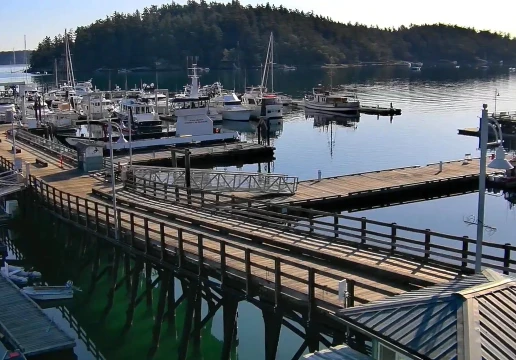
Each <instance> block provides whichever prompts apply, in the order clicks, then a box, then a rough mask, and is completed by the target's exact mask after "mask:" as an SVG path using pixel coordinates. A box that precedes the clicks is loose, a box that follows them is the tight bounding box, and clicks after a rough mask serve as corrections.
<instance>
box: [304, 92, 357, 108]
mask: <svg viewBox="0 0 516 360" xmlns="http://www.w3.org/2000/svg"><path fill="white" fill-rule="evenodd" d="M303 105H304V107H305V108H306V109H312V110H318V111H324V112H326V113H341V114H358V113H359V112H360V101H358V99H357V98H356V97H355V96H344V95H338V94H334V93H333V92H332V91H330V90H324V89H323V88H322V87H317V88H314V89H313V90H312V94H310V95H307V96H305V98H304V100H303Z"/></svg>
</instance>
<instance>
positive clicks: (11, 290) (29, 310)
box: [0, 275, 75, 356]
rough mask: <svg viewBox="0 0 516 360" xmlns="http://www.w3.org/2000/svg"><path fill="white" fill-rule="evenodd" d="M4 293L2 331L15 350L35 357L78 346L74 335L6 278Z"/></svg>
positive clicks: (1, 285) (1, 283)
mask: <svg viewBox="0 0 516 360" xmlns="http://www.w3.org/2000/svg"><path fill="white" fill-rule="evenodd" d="M0 294H1V296H0V332H1V333H2V335H3V336H5V338H6V340H7V342H8V343H9V344H10V345H11V346H12V347H13V348H14V349H19V350H20V351H21V352H22V353H23V354H24V355H25V356H34V355H41V354H45V353H50V352H55V351H60V350H64V349H71V348H73V347H74V346H75V340H74V339H73V338H72V337H71V336H69V335H68V334H66V333H65V332H64V331H63V330H61V329H60V328H59V327H58V326H57V325H56V324H55V323H54V322H53V321H52V320H51V319H50V318H49V317H48V316H47V315H46V314H45V313H44V312H43V310H41V308H40V307H39V306H38V305H37V304H36V303H34V302H33V301H32V300H31V299H29V297H28V296H26V295H25V294H23V293H22V292H21V291H20V289H19V288H18V287H17V286H16V285H14V284H13V283H12V282H11V281H10V280H8V279H6V278H5V277H4V276H3V275H0Z"/></svg>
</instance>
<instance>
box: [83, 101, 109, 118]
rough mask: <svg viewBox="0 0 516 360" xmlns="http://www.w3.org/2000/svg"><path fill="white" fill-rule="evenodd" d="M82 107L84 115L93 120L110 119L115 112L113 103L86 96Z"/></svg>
mask: <svg viewBox="0 0 516 360" xmlns="http://www.w3.org/2000/svg"><path fill="white" fill-rule="evenodd" d="M80 106H81V109H82V111H83V113H84V114H86V115H88V116H89V117H90V119H93V120H98V119H104V118H108V117H110V116H111V114H112V113H113V111H114V110H115V106H114V104H113V101H111V100H109V99H106V98H104V97H102V98H101V97H99V96H90V95H88V96H84V97H83V98H82V101H81V105H80Z"/></svg>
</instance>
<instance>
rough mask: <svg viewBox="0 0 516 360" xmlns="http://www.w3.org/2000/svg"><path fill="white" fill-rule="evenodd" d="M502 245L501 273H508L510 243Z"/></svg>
mask: <svg viewBox="0 0 516 360" xmlns="http://www.w3.org/2000/svg"><path fill="white" fill-rule="evenodd" d="M503 247H504V253H503V273H504V274H505V275H509V269H510V267H511V244H509V243H506V244H504V246H503Z"/></svg>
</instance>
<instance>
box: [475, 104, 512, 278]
mask: <svg viewBox="0 0 516 360" xmlns="http://www.w3.org/2000/svg"><path fill="white" fill-rule="evenodd" d="M494 124H495V125H496V127H498V128H499V127H500V125H499V124H498V122H494ZM489 125H490V124H489V119H488V113H487V104H484V105H483V109H482V118H481V120H480V175H479V178H478V215H477V241H476V250H475V273H480V272H481V271H482V243H483V241H484V209H485V197H486V167H489V168H490V169H499V170H510V169H512V168H513V166H512V165H511V164H510V163H509V162H508V161H507V160H506V159H505V151H504V149H503V145H502V144H503V139H502V138H500V139H499V145H498V148H497V149H496V157H495V159H494V160H493V161H491V163H489V165H487V141H488V139H487V137H488V127H489ZM498 130H499V134H500V136H501V135H502V131H501V129H498ZM495 132H496V131H495Z"/></svg>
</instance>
